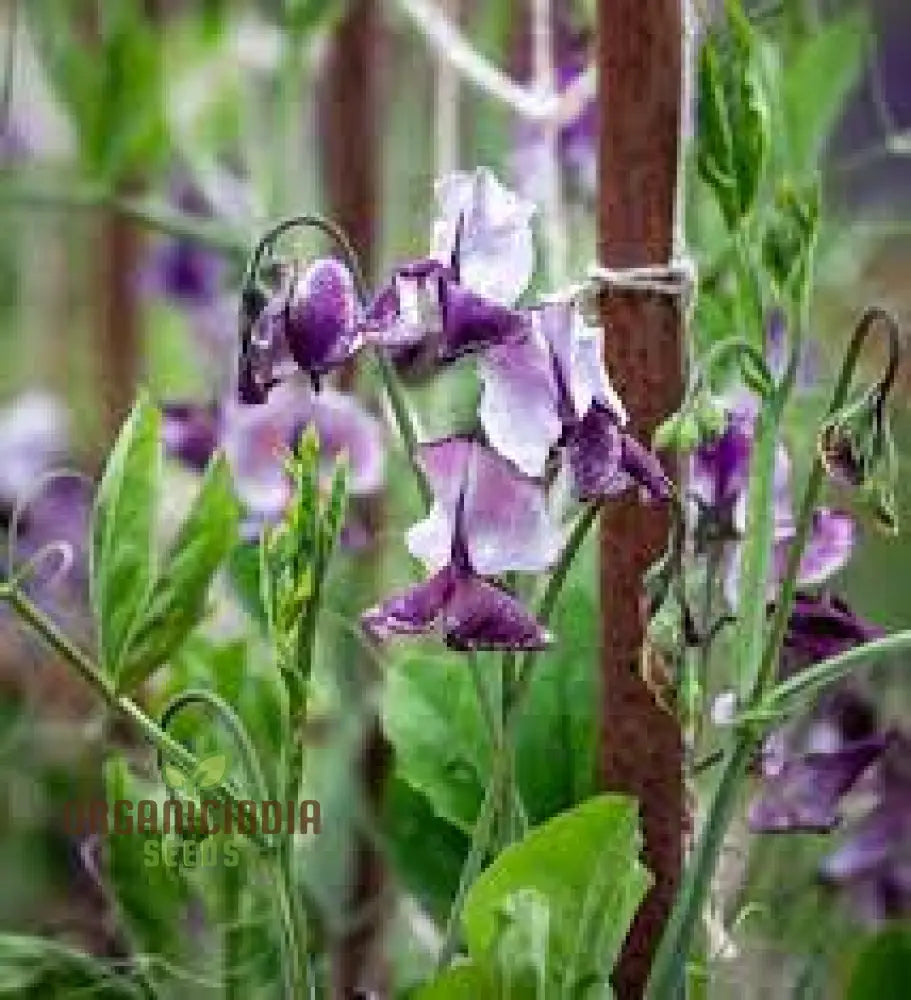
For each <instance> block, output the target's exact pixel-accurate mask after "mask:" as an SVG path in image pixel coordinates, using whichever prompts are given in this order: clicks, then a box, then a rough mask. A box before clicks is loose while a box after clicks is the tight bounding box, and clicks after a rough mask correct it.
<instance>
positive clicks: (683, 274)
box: [588, 257, 696, 302]
mask: <svg viewBox="0 0 911 1000" xmlns="http://www.w3.org/2000/svg"><path fill="white" fill-rule="evenodd" d="M588 280H589V282H590V283H591V284H593V285H595V286H597V290H598V291H604V292H607V293H608V294H610V293H611V292H641V293H642V294H647V295H649V294H650V295H668V296H673V297H675V298H680V299H683V300H684V301H685V302H689V300H690V298H691V297H692V294H693V290H694V288H695V287H696V265H695V264H694V263H693V261H692V260H691V259H690V258H689V257H681V258H679V259H677V260H672V261H671V262H670V263H668V264H647V265H643V266H641V267H608V266H607V265H606V264H591V265H589V268H588Z"/></svg>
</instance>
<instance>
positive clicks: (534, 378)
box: [478, 329, 563, 476]
mask: <svg viewBox="0 0 911 1000" xmlns="http://www.w3.org/2000/svg"><path fill="white" fill-rule="evenodd" d="M478 374H479V375H480V378H481V383H482V385H483V395H482V397H481V405H480V410H479V413H480V419H481V426H482V427H483V428H484V432H485V434H486V435H487V439H488V440H489V441H490V443H491V444H492V445H493V447H494V448H495V449H496V450H497V451H498V452H499V453H500V454H501V455H503V456H504V457H505V458H508V459H509V460H510V461H511V462H512V463H513V464H514V465H516V466H517V467H518V468H519V469H521V470H522V472H524V473H525V474H526V475H528V476H542V475H543V474H544V465H545V462H546V461H547V456H548V455H549V454H550V450H551V448H552V447H553V445H555V444H556V442H557V440H558V439H559V437H560V435H561V433H562V429H563V425H562V422H561V420H560V417H559V415H558V413H557V388H556V384H555V382H554V377H553V366H552V363H551V355H550V351H549V349H548V347H547V345H546V343H544V340H543V338H542V336H541V332H540V330H538V329H534V330H533V331H532V332H531V333H530V334H529V337H528V339H527V340H525V341H523V342H522V343H520V344H513V345H510V346H508V347H500V348H496V349H494V350H492V351H489V352H487V353H486V354H485V355H482V357H481V359H480V360H479V362H478Z"/></svg>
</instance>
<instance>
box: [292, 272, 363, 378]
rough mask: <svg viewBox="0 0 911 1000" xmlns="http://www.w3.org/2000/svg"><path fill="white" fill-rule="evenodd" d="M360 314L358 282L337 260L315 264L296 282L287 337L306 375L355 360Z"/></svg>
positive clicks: (293, 353) (296, 359)
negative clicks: (358, 314) (355, 283)
mask: <svg viewBox="0 0 911 1000" xmlns="http://www.w3.org/2000/svg"><path fill="white" fill-rule="evenodd" d="M357 312H358V306H357V295H356V294H355V290H354V278H352V276H351V272H350V271H349V270H348V268H347V267H346V266H345V265H344V264H343V263H342V262H341V261H340V260H336V259H335V258H334V257H325V258H322V259H320V260H317V261H314V262H313V264H311V265H310V267H308V268H307V270H306V271H305V272H304V274H303V275H302V276H301V277H300V278H299V279H298V280H297V281H295V282H294V284H293V286H292V290H291V294H290V296H289V297H288V302H287V326H286V328H285V336H286V337H287V341H288V348H289V350H290V351H291V354H292V356H293V357H294V360H295V361H296V362H297V364H298V365H299V366H300V368H301V369H302V370H303V371H305V372H315V373H321V372H325V371H327V370H328V369H330V368H332V367H334V366H336V365H339V364H341V363H342V362H343V361H345V360H347V358H349V357H350V356H351V354H352V353H353V352H354V350H355V348H356V347H357V318H358V317H357Z"/></svg>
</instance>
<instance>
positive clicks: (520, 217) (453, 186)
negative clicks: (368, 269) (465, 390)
mask: <svg viewBox="0 0 911 1000" xmlns="http://www.w3.org/2000/svg"><path fill="white" fill-rule="evenodd" d="M436 196H437V202H438V209H439V211H438V215H437V218H436V221H435V223H434V226H433V236H432V241H431V242H432V245H431V255H430V257H428V258H423V259H418V260H414V261H410V262H408V263H406V264H404V265H402V266H400V267H399V268H397V269H396V271H395V273H394V276H393V280H392V281H391V282H390V283H389V284H388V285H386V286H385V287H384V288H382V289H381V290H380V292H379V293H378V295H377V296H376V298H375V299H374V301H373V303H372V304H371V306H370V308H369V310H368V311H367V316H366V320H365V323H364V328H365V332H366V335H367V337H368V338H369V339H370V340H371V341H372V342H374V343H376V344H377V345H378V346H380V347H383V348H386V349H387V350H389V351H391V352H393V354H400V353H402V352H407V353H408V354H409V355H411V354H413V353H414V352H415V351H417V350H420V352H421V353H423V354H426V355H429V356H430V357H431V358H432V359H433V360H435V361H439V362H448V361H453V360H455V359H456V358H459V357H461V356H463V355H465V354H469V353H476V352H480V351H484V350H486V349H488V348H490V347H493V346H496V345H498V344H515V343H518V342H520V341H521V340H522V339H523V338H524V337H525V336H526V334H527V329H528V321H527V318H526V316H525V315H524V313H522V312H521V311H520V310H517V309H514V308H512V307H513V306H514V304H515V302H516V301H517V300H518V298H519V296H520V295H521V294H522V293H523V292H524V291H525V289H526V288H527V287H528V284H529V282H530V280H531V274H532V270H533V267H534V245H533V241H532V233H531V225H530V219H531V214H532V211H533V209H532V207H531V205H529V204H528V203H527V202H524V201H522V200H521V199H519V198H517V197H516V195H515V194H513V193H512V192H511V191H508V190H507V189H506V188H504V187H503V186H502V185H501V184H500V183H499V181H497V179H496V177H494V175H493V174H492V173H491V172H490V171H489V170H486V169H483V168H481V169H478V170H476V171H475V172H474V173H471V174H468V173H461V172H457V173H454V174H450V175H449V176H448V177H445V178H443V179H442V180H440V181H438V182H437V185H436Z"/></svg>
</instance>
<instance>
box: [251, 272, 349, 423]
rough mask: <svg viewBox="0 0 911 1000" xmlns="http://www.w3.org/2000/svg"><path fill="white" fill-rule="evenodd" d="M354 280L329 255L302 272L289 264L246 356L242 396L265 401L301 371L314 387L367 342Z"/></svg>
mask: <svg viewBox="0 0 911 1000" xmlns="http://www.w3.org/2000/svg"><path fill="white" fill-rule="evenodd" d="M359 311H360V309H359V305H358V302H357V295H356V294H355V288H354V279H353V278H352V276H351V272H350V271H349V270H348V268H347V267H346V266H345V264H343V263H342V262H341V261H339V260H336V259H335V258H334V257H324V258H320V259H319V260H316V261H314V262H313V263H312V264H311V265H310V266H309V267H307V268H306V269H305V270H304V271H303V272H302V273H300V274H299V273H298V272H297V269H296V268H287V269H286V271H285V274H284V276H283V278H282V280H281V282H280V287H279V288H278V290H277V291H276V292H274V293H273V294H272V296H271V297H270V298H269V299H268V301H267V302H266V304H265V307H264V308H263V310H262V312H260V314H259V316H258V317H257V319H256V321H255V322H254V324H253V328H252V330H251V334H250V341H249V343H248V344H246V345H244V349H243V354H242V356H241V380H240V393H241V399H242V400H243V402H245V403H261V402H264V401H265V399H266V397H267V396H268V394H269V392H270V391H271V389H272V388H273V386H275V385H277V384H278V383H279V382H281V381H283V380H284V379H286V378H288V377H289V376H291V375H292V374H293V373H294V372H295V371H297V370H300V371H302V372H304V373H305V374H307V375H308V376H309V377H310V379H311V381H312V382H313V384H314V386H315V387H318V385H319V380H320V379H321V377H322V376H324V375H326V374H327V373H328V372H330V371H331V370H332V369H334V368H338V367H340V366H341V365H343V364H344V363H345V362H346V361H348V360H349V359H350V358H351V357H353V356H354V354H355V353H356V352H357V350H358V349H359V348H360V347H361V345H362V343H363V338H362V336H361V332H360V330H359V327H358V320H359Z"/></svg>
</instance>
